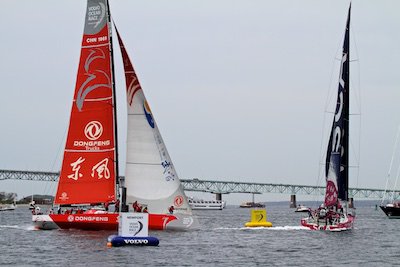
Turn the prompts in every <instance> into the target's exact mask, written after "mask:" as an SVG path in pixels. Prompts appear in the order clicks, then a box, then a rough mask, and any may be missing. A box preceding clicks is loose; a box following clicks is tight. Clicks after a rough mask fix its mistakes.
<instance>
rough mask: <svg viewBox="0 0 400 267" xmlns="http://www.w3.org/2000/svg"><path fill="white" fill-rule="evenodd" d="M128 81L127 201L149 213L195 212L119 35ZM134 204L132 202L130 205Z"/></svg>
mask: <svg viewBox="0 0 400 267" xmlns="http://www.w3.org/2000/svg"><path fill="white" fill-rule="evenodd" d="M117 36H118V41H119V44H120V47H121V53H122V58H123V62H124V69H125V77H126V84H127V112H128V124H127V125H128V127H127V128H128V132H127V153H126V168H125V187H126V203H127V204H128V205H129V204H132V203H134V202H135V201H137V202H138V203H139V204H140V205H141V206H145V207H147V209H148V212H149V213H153V214H154V213H155V214H165V213H169V208H170V207H171V206H173V207H174V210H175V211H174V214H175V213H181V214H189V215H191V214H192V210H191V208H190V206H189V203H188V200H187V197H186V195H185V193H184V191H183V188H182V185H181V183H180V180H179V178H178V175H177V173H176V171H175V168H174V165H173V163H172V161H171V158H170V156H169V154H168V151H167V148H166V146H165V144H164V141H163V139H162V137H161V134H160V131H159V129H158V127H157V124H156V122H155V120H154V117H153V114H152V112H151V109H150V107H149V105H148V103H147V101H146V97H145V96H144V93H143V90H142V88H141V86H140V83H139V81H138V78H137V76H136V74H135V71H134V69H133V65H132V63H131V61H130V59H129V56H128V54H127V52H126V50H125V48H124V46H123V43H122V39H121V37H120V35H119V34H118V31H117ZM130 206H131V207H132V205H130Z"/></svg>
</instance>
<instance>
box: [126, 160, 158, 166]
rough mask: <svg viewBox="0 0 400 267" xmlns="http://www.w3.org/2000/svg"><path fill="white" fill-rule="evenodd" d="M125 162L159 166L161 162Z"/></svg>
mask: <svg viewBox="0 0 400 267" xmlns="http://www.w3.org/2000/svg"><path fill="white" fill-rule="evenodd" d="M126 164H132V165H148V166H161V163H146V162H129V161H127V162H126Z"/></svg>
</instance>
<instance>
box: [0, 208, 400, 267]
mask: <svg viewBox="0 0 400 267" xmlns="http://www.w3.org/2000/svg"><path fill="white" fill-rule="evenodd" d="M356 211H357V218H356V223H355V228H354V229H353V230H351V231H347V232H339V233H338V232H336V233H329V232H321V231H310V230H305V229H303V228H302V227H300V226H299V225H300V218H301V217H302V216H304V214H302V213H295V212H294V210H293V209H289V208H288V204H287V203H268V204H267V215H268V221H271V222H272V223H273V227H272V228H264V229H259V228H257V229H245V228H243V224H244V223H245V222H247V221H249V218H250V215H249V214H250V210H249V209H242V208H239V207H238V206H228V207H227V208H226V209H225V210H222V211H195V214H196V215H197V216H198V218H199V220H200V222H201V229H199V230H196V231H188V232H173V231H172V232H168V231H150V235H152V236H155V237H157V238H159V239H160V245H159V246H158V247H118V248H107V246H106V243H107V237H108V236H109V235H111V234H114V232H107V231H99V232H95V231H77V230H53V231H38V230H34V229H33V227H32V225H31V223H30V220H31V214H30V211H29V210H28V208H27V207H26V206H22V207H18V208H17V209H16V210H15V211H11V212H1V213H0V266H133V265H135V266H343V265H347V266H400V242H399V237H400V231H399V226H400V220H389V219H387V217H386V216H385V215H384V213H383V212H382V211H381V210H375V206H374V205H369V206H368V205H367V206H361V207H357V210H356Z"/></svg>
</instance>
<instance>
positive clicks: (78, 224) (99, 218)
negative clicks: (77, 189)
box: [32, 213, 197, 231]
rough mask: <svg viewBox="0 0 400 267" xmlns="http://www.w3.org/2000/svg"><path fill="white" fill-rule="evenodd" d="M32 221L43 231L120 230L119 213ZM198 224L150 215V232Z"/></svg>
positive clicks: (55, 216)
mask: <svg viewBox="0 0 400 267" xmlns="http://www.w3.org/2000/svg"><path fill="white" fill-rule="evenodd" d="M32 221H33V223H34V225H35V228H37V229H41V230H52V229H79V230H112V231H117V230H118V213H99V214H49V215H33V216H32ZM196 224H197V223H196V221H195V220H194V218H193V217H192V216H190V215H181V214H179V215H178V214H177V215H172V214H149V230H166V229H177V230H185V229H189V228H193V227H195V225H196Z"/></svg>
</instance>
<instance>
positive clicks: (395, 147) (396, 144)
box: [381, 125, 400, 204]
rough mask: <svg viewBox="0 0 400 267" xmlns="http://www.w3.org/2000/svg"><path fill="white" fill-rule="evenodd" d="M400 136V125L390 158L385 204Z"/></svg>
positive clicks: (384, 195)
mask: <svg viewBox="0 0 400 267" xmlns="http://www.w3.org/2000/svg"><path fill="white" fill-rule="evenodd" d="M399 137H400V125H399V127H398V128H397V134H396V141H395V143H394V147H393V151H392V158H391V159H390V164H389V171H388V174H387V179H386V185H385V191H384V193H383V198H382V202H381V204H383V202H384V201H385V197H386V194H387V188H388V183H389V180H390V173H391V172H392V167H393V161H394V157H395V154H396V150H397V146H398V143H399ZM393 189H395V187H393Z"/></svg>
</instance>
